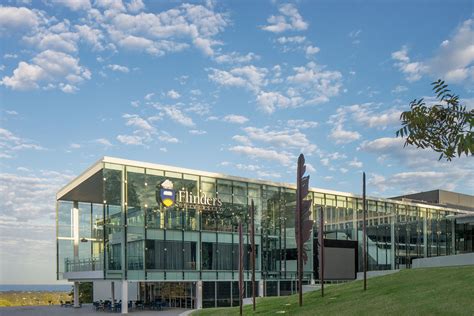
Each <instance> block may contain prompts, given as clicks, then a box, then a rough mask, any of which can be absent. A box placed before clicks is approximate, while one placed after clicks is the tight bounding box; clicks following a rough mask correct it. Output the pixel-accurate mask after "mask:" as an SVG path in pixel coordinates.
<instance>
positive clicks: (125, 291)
mask: <svg viewBox="0 0 474 316" xmlns="http://www.w3.org/2000/svg"><path fill="white" fill-rule="evenodd" d="M122 314H128V281H127V280H123V281H122Z"/></svg>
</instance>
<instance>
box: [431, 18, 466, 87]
mask: <svg viewBox="0 0 474 316" xmlns="http://www.w3.org/2000/svg"><path fill="white" fill-rule="evenodd" d="M473 26H474V19H468V20H466V21H464V22H463V23H462V24H461V25H460V26H459V27H458V28H457V29H456V31H455V32H454V34H453V36H452V37H451V38H450V39H449V40H445V41H443V43H442V45H441V47H440V48H439V51H438V52H437V54H436V55H435V56H434V57H433V58H432V59H431V60H430V61H429V66H430V72H431V73H432V74H433V75H434V76H437V77H440V78H443V79H444V80H446V81H447V82H454V83H461V82H463V81H464V80H466V79H469V80H470V81H471V82H472V81H474V64H473V63H474V46H473V38H474V28H473Z"/></svg>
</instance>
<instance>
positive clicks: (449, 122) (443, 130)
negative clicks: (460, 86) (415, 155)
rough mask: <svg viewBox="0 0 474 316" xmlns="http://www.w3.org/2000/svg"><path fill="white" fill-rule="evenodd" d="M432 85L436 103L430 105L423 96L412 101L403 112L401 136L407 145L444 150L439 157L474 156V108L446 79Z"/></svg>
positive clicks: (439, 151) (399, 135)
mask: <svg viewBox="0 0 474 316" xmlns="http://www.w3.org/2000/svg"><path fill="white" fill-rule="evenodd" d="M432 85H433V92H434V93H435V95H436V101H437V102H436V104H434V105H427V104H426V102H425V100H424V99H423V98H422V99H419V100H417V99H415V100H413V101H411V102H410V110H409V111H405V112H402V114H401V115H400V120H401V121H402V128H400V129H399V130H398V131H397V132H396V135H397V137H405V145H404V147H405V146H408V145H412V146H416V147H417V148H423V149H425V148H431V149H432V150H434V151H436V152H438V153H440V154H441V155H440V156H439V160H441V159H443V158H445V159H446V160H448V161H450V160H451V159H452V158H455V157H456V155H457V156H458V157H460V156H461V155H466V156H472V155H473V153H474V133H473V126H474V110H467V109H466V106H464V105H462V104H461V103H460V101H459V96H458V95H456V94H454V93H452V92H451V90H449V89H448V85H447V84H446V83H445V82H444V81H443V80H441V79H439V80H438V81H435V82H433V83H432Z"/></svg>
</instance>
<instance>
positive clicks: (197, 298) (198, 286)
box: [196, 281, 202, 309]
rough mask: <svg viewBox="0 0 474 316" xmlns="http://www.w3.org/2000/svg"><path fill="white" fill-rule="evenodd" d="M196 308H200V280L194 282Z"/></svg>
mask: <svg viewBox="0 0 474 316" xmlns="http://www.w3.org/2000/svg"><path fill="white" fill-rule="evenodd" d="M196 309H202V281H197V282H196Z"/></svg>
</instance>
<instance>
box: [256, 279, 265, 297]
mask: <svg viewBox="0 0 474 316" xmlns="http://www.w3.org/2000/svg"><path fill="white" fill-rule="evenodd" d="M264 285H265V284H264V282H263V280H260V281H258V297H263V296H264V294H265V292H264Z"/></svg>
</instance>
